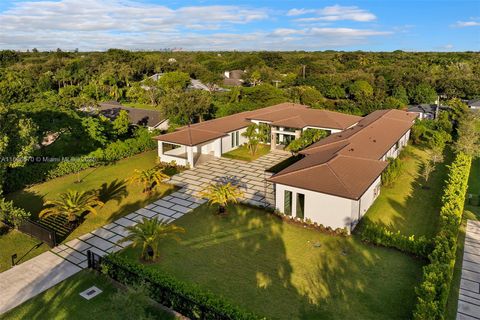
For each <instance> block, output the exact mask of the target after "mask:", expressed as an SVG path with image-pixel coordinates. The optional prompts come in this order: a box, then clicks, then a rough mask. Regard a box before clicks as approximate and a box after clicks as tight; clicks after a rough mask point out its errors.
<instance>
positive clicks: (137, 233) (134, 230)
mask: <svg viewBox="0 0 480 320" xmlns="http://www.w3.org/2000/svg"><path fill="white" fill-rule="evenodd" d="M125 229H126V230H128V231H129V234H128V235H127V236H126V237H125V238H123V239H121V240H120V243H122V242H127V241H132V246H133V247H142V255H141V257H142V259H144V260H149V259H152V260H156V259H157V258H158V257H159V252H158V251H159V250H158V246H159V244H160V241H161V240H162V239H165V238H173V239H177V240H178V237H177V236H176V234H177V233H184V232H185V229H183V228H182V227H178V226H176V225H173V224H168V223H167V222H166V221H165V220H163V219H160V220H159V219H158V217H155V218H153V219H147V218H143V219H142V221H141V222H139V223H137V224H136V225H134V226H129V227H126V228H125Z"/></svg>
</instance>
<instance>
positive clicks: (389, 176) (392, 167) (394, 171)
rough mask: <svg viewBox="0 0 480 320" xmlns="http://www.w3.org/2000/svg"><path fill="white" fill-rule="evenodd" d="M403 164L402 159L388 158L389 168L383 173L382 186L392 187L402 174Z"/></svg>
mask: <svg viewBox="0 0 480 320" xmlns="http://www.w3.org/2000/svg"><path fill="white" fill-rule="evenodd" d="M402 168H403V162H402V161H401V159H400V157H397V158H388V167H387V169H385V171H384V172H383V173H382V184H383V185H384V186H386V187H388V186H391V185H392V184H393V182H394V181H395V180H397V178H398V177H399V176H400V173H402Z"/></svg>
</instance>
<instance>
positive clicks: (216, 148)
mask: <svg viewBox="0 0 480 320" xmlns="http://www.w3.org/2000/svg"><path fill="white" fill-rule="evenodd" d="M213 155H214V156H215V157H221V156H222V138H218V139H217V140H215V142H214V143H213Z"/></svg>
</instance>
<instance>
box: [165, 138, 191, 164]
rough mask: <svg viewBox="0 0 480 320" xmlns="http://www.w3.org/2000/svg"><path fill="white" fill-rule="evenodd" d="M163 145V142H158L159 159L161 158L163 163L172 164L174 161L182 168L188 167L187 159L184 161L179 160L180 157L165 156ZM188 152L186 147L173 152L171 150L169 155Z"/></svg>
mask: <svg viewBox="0 0 480 320" xmlns="http://www.w3.org/2000/svg"><path fill="white" fill-rule="evenodd" d="M162 145H163V142H162V141H158V157H159V158H160V161H161V162H172V161H175V162H176V163H177V164H178V165H180V166H187V159H183V158H179V157H174V156H169V155H166V154H163V153H162V150H163V148H162ZM184 152H186V148H185V147H181V148H178V149H173V150H170V151H169V153H170V154H173V155H175V154H182V153H184Z"/></svg>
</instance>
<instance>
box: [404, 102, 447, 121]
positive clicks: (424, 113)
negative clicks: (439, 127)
mask: <svg viewBox="0 0 480 320" xmlns="http://www.w3.org/2000/svg"><path fill="white" fill-rule="evenodd" d="M437 109H438V106H437V105H436V104H417V105H409V106H408V112H414V113H416V114H418V118H419V119H432V120H433V119H436V118H437V117H438V114H439V113H440V112H442V111H444V110H447V109H448V107H447V106H442V105H441V106H440V108H439V109H438V110H437ZM437 111H438V113H437Z"/></svg>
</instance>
